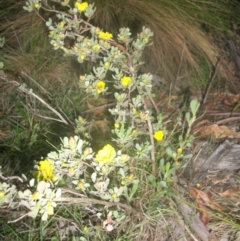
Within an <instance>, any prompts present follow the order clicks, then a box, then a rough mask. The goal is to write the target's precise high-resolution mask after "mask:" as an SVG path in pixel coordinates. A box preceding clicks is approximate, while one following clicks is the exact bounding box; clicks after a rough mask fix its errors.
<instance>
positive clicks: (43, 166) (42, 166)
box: [39, 159, 53, 181]
mask: <svg viewBox="0 0 240 241" xmlns="http://www.w3.org/2000/svg"><path fill="white" fill-rule="evenodd" d="M39 174H40V178H41V179H42V180H43V181H45V180H47V179H49V180H52V179H53V165H52V163H51V161H50V160H48V159H45V160H43V161H40V162H39Z"/></svg>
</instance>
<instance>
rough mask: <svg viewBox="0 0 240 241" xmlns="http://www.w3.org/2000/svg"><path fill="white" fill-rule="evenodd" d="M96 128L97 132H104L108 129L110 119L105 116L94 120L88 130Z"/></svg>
mask: <svg viewBox="0 0 240 241" xmlns="http://www.w3.org/2000/svg"><path fill="white" fill-rule="evenodd" d="M96 129H97V130H98V131H99V132H101V133H103V134H106V133H107V132H108V131H109V129H110V121H109V120H107V119H106V118H104V119H102V120H95V121H92V122H91V125H90V132H91V131H94V130H96Z"/></svg>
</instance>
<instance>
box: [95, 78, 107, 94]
mask: <svg viewBox="0 0 240 241" xmlns="http://www.w3.org/2000/svg"><path fill="white" fill-rule="evenodd" d="M105 85H106V84H105V82H104V81H102V80H100V81H99V82H98V83H97V93H98V94H100V93H101V92H102V91H103V89H104V88H105Z"/></svg>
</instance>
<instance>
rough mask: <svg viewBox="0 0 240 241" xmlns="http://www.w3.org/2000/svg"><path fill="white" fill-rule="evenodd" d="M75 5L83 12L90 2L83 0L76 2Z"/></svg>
mask: <svg viewBox="0 0 240 241" xmlns="http://www.w3.org/2000/svg"><path fill="white" fill-rule="evenodd" d="M75 7H76V8H77V10H78V11H79V12H83V11H85V10H86V9H87V7H88V3H87V2H82V3H79V2H76V3H75Z"/></svg>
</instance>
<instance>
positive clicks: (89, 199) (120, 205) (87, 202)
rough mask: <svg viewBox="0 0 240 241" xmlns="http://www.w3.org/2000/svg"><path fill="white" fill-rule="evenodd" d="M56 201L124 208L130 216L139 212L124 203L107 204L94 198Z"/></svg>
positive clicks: (69, 198)
mask: <svg viewBox="0 0 240 241" xmlns="http://www.w3.org/2000/svg"><path fill="white" fill-rule="evenodd" d="M54 201H56V202H67V203H70V204H73V203H86V204H100V205H104V206H107V207H112V206H118V207H122V208H124V209H125V210H126V211H128V212H129V214H130V213H132V212H137V210H135V209H134V208H132V207H131V206H129V205H127V204H123V203H119V202H107V201H102V200H97V199H94V198H85V197H82V198H71V197H61V198H57V199H54Z"/></svg>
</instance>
